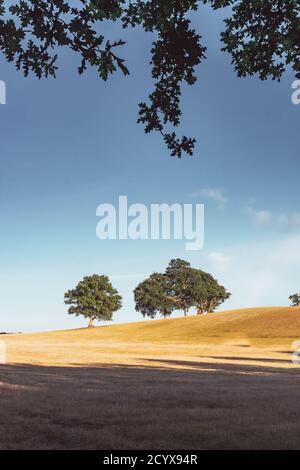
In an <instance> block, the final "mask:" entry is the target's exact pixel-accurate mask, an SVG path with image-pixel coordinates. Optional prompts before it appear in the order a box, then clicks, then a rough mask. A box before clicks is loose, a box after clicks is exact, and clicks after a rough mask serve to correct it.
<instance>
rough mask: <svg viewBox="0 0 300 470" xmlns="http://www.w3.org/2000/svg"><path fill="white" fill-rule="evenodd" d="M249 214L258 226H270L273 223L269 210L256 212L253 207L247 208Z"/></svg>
mask: <svg viewBox="0 0 300 470" xmlns="http://www.w3.org/2000/svg"><path fill="white" fill-rule="evenodd" d="M246 210H247V212H248V214H250V216H251V218H252V220H253V222H254V223H255V224H258V225H268V224H269V223H270V222H272V218H273V215H272V212H271V211H268V210H255V209H253V207H251V206H250V207H247V209H246Z"/></svg>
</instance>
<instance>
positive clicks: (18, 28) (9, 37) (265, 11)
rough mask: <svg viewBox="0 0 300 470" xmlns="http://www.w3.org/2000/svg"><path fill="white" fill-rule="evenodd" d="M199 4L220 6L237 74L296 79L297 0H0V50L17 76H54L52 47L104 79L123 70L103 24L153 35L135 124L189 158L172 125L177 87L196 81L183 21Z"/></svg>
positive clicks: (299, 58) (195, 58)
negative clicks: (148, 85)
mask: <svg viewBox="0 0 300 470" xmlns="http://www.w3.org/2000/svg"><path fill="white" fill-rule="evenodd" d="M201 4H210V5H211V6H212V8H214V9H215V10H218V9H222V8H224V9H226V12H227V14H228V17H227V19H226V20H225V25H224V26H225V28H224V31H223V32H222V34H221V41H222V42H223V50H224V51H226V52H228V53H229V54H230V55H231V57H232V63H233V65H234V68H235V70H236V72H237V74H238V76H246V75H253V74H258V76H259V78H260V79H262V80H265V79H267V78H269V77H270V78H272V79H274V80H280V78H281V76H282V74H283V73H284V71H285V70H286V68H287V67H288V66H289V67H291V68H292V69H293V70H294V71H295V74H296V76H297V77H298V78H300V19H299V10H300V8H299V7H300V0H253V1H249V0H135V1H126V0H78V1H77V2H71V1H65V0H52V1H44V0H22V1H15V2H13V4H12V2H11V1H5V0H0V51H1V52H2V53H3V54H4V55H5V57H6V59H7V60H8V61H9V62H14V63H15V65H16V67H17V69H18V70H20V69H21V70H22V71H23V73H24V75H25V76H27V75H28V73H29V72H30V71H31V72H33V73H34V74H35V75H36V76H37V77H38V78H41V77H48V76H55V74H56V71H57V57H58V49H59V47H67V48H69V49H71V50H72V51H74V52H76V53H77V54H78V56H79V65H78V71H79V73H80V74H82V73H83V72H84V71H85V70H86V68H87V66H92V67H94V68H96V70H97V73H98V74H99V77H100V78H101V79H103V80H107V79H108V77H109V76H110V75H111V74H113V73H114V72H116V71H117V70H120V71H121V73H123V74H124V75H125V76H126V75H129V70H128V68H127V66H126V64H125V61H124V59H123V58H122V57H121V56H120V53H119V52H118V51H119V49H120V47H121V46H124V45H125V41H124V40H123V39H122V38H116V39H115V40H114V41H110V40H108V39H106V38H105V36H104V34H103V33H102V32H101V30H102V29H103V23H104V22H106V21H118V22H119V23H120V24H121V26H122V27H123V28H128V27H136V26H140V27H141V28H142V29H144V31H146V32H150V33H153V35H154V41H153V43H152V48H151V67H152V78H153V81H154V89H153V91H152V92H151V93H150V94H149V97H148V101H143V102H142V103H140V105H139V106H140V110H139V118H138V122H141V123H142V124H143V125H144V128H145V132H146V133H150V132H153V131H158V132H159V133H160V134H161V135H162V137H163V139H164V141H165V143H166V144H167V147H168V149H169V151H170V153H171V155H172V156H177V157H181V156H182V154H183V153H186V154H187V155H192V154H193V151H194V147H195V139H193V138H190V137H186V136H183V137H178V135H177V133H176V132H175V130H176V128H177V127H178V126H179V124H180V121H181V115H182V111H181V104H180V99H181V93H182V86H183V85H184V84H187V85H194V84H195V83H196V81H197V76H196V67H197V66H198V65H199V64H200V63H201V62H202V61H203V60H204V59H205V54H206V47H205V44H204V43H203V40H202V37H201V36H200V35H199V34H198V33H197V32H196V31H195V30H194V29H193V27H192V25H191V12H193V11H196V10H198V8H199V5H201Z"/></svg>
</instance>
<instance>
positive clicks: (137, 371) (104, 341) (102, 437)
mask: <svg viewBox="0 0 300 470" xmlns="http://www.w3.org/2000/svg"><path fill="white" fill-rule="evenodd" d="M272 325H273V326H272ZM274 325H276V328H275V326H274ZM299 326H300V322H299V311H298V310H297V311H296V310H289V309H284V310H280V309H278V310H276V311H273V310H272V311H271V310H259V311H258V310H255V311H254V312H251V311H245V312H243V311H240V312H239V313H238V314H236V313H234V312H229V313H223V314H218V316H216V317H213V316H212V317H207V318H204V317H203V318H196V317H193V318H186V319H178V320H176V319H175V320H163V321H157V322H144V323H143V322H142V323H139V324H135V325H126V326H116V327H107V328H95V329H91V330H87V329H86V330H77V331H76V330H74V331H68V332H54V333H45V334H36V335H19V336H18V335H17V336H9V337H7V338H5V342H6V344H7V359H8V362H7V364H6V365H1V366H0V403H1V426H0V448H1V449H105V450H122V449H129V450H134V449H149V450H150V449H153V450H159V449H195V450H196V449H299V448H300V366H298V365H293V364H292V362H291V351H292V344H293V341H294V340H296V339H298V338H300V327H299ZM275 331H277V332H278V333H277V334H278V336H277V337H276V336H275V333H274V332H275ZM179 339H181V342H179V341H178V340H179Z"/></svg>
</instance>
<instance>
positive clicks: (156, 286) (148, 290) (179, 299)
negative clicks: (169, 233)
mask: <svg viewBox="0 0 300 470" xmlns="http://www.w3.org/2000/svg"><path fill="white" fill-rule="evenodd" d="M134 297H135V305H136V310H137V311H139V312H141V313H142V315H143V316H148V317H150V318H155V317H156V315H157V313H160V314H161V315H163V316H164V317H167V316H170V315H171V314H172V312H173V311H174V310H183V311H184V315H185V316H186V315H187V314H188V311H189V309H190V308H191V307H196V309H197V314H199V315H200V314H201V313H205V312H213V311H214V310H215V309H216V308H217V307H218V306H219V305H221V304H222V303H223V302H224V301H225V300H226V299H228V298H229V297H230V293H229V292H227V291H226V289H225V288H224V287H223V286H221V285H220V284H219V283H218V282H217V280H216V279H214V278H213V277H212V276H211V275H210V274H208V273H205V272H204V271H201V270H200V269H194V268H192V267H191V265H190V263H188V262H187V261H183V260H181V259H173V260H171V261H170V263H169V265H168V267H167V268H166V271H165V273H164V274H160V273H154V274H152V275H151V276H150V277H149V278H148V279H146V280H145V281H143V282H141V283H140V284H139V285H138V286H137V288H136V289H135V291H134Z"/></svg>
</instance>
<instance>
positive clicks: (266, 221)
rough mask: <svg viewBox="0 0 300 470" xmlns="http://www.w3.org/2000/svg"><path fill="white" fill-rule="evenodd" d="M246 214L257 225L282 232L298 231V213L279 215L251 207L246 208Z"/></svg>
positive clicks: (299, 224) (299, 222)
mask: <svg viewBox="0 0 300 470" xmlns="http://www.w3.org/2000/svg"><path fill="white" fill-rule="evenodd" d="M246 212H247V213H248V214H249V215H250V216H251V219H252V221H253V222H254V223H255V224H257V225H264V226H270V228H274V229H276V230H280V231H284V232H287V231H290V230H297V229H300V212H293V213H289V214H283V213H281V214H280V213H274V212H272V211H270V210H256V209H254V208H253V207H252V206H249V207H247V208H246Z"/></svg>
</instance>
